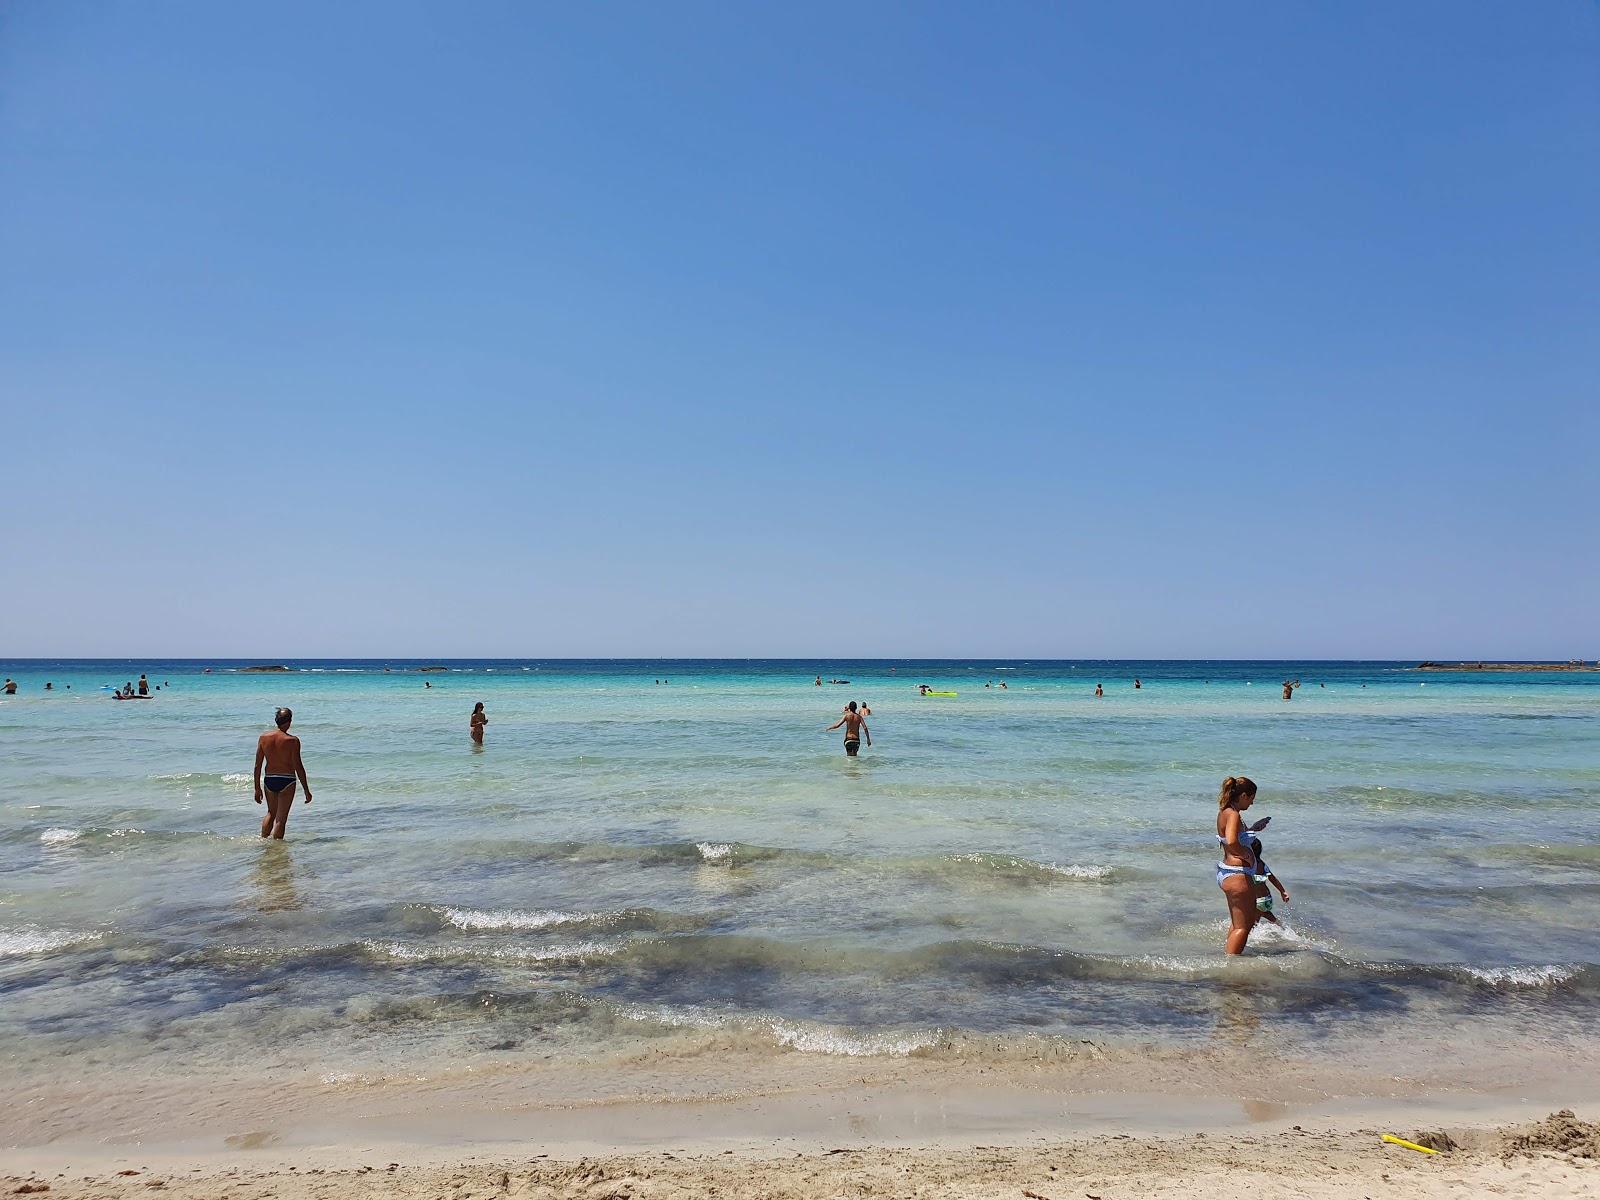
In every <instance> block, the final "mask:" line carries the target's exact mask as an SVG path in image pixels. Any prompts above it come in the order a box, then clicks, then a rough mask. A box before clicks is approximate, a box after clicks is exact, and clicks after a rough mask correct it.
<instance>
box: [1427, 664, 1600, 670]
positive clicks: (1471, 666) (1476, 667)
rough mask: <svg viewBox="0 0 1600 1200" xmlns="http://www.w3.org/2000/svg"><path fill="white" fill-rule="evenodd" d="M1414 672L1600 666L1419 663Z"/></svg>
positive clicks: (1580, 668)
mask: <svg viewBox="0 0 1600 1200" xmlns="http://www.w3.org/2000/svg"><path fill="white" fill-rule="evenodd" d="M1412 670H1414V671H1600V665H1597V666H1588V665H1586V664H1584V663H1582V662H1569V663H1532V662H1525V663H1503V662H1502V663H1497V662H1463V663H1438V662H1425V663H1418V664H1417V665H1416V666H1415V667H1413V668H1412Z"/></svg>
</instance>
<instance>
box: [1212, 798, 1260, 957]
mask: <svg viewBox="0 0 1600 1200" xmlns="http://www.w3.org/2000/svg"><path fill="white" fill-rule="evenodd" d="M1255 802H1256V785H1255V784H1254V783H1253V782H1252V781H1251V780H1249V779H1246V778H1245V777H1244V776H1243V775H1240V776H1239V777H1238V778H1234V777H1233V776H1232V775H1230V776H1228V777H1227V778H1226V779H1224V780H1223V781H1222V793H1221V794H1220V795H1219V796H1218V797H1217V841H1218V842H1220V843H1221V845H1222V861H1221V862H1219V863H1218V864H1217V886H1218V887H1220V888H1221V889H1222V894H1223V896H1224V897H1225V898H1226V899H1227V901H1228V940H1227V942H1226V943H1225V944H1224V946H1223V949H1224V950H1225V951H1226V952H1227V953H1229V954H1243V953H1244V944H1245V943H1246V942H1247V941H1249V940H1250V931H1251V930H1252V929H1254V928H1255V924H1256V921H1257V920H1259V919H1260V917H1261V913H1260V912H1259V911H1258V910H1257V908H1256V856H1255V851H1254V850H1252V849H1251V848H1250V844H1249V842H1248V841H1246V838H1245V835H1246V834H1248V833H1249V832H1251V828H1250V826H1248V825H1246V824H1245V823H1244V811H1245V809H1247V808H1249V807H1250V806H1251V805H1252V804H1254V803H1255ZM1265 824H1266V822H1265V821H1258V822H1257V823H1256V828H1260V827H1262V826H1264V825H1265Z"/></svg>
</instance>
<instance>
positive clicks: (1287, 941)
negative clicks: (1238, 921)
mask: <svg viewBox="0 0 1600 1200" xmlns="http://www.w3.org/2000/svg"><path fill="white" fill-rule="evenodd" d="M1279 920H1280V924H1277V925H1274V924H1273V923H1272V922H1271V921H1257V922H1256V927H1255V928H1254V929H1252V930H1251V931H1250V945H1252V946H1260V945H1268V946H1272V945H1289V946H1294V947H1295V948H1296V949H1302V950H1325V951H1327V952H1329V953H1332V952H1333V949H1334V947H1333V944H1332V943H1331V942H1325V941H1322V940H1321V939H1319V938H1315V937H1311V936H1309V935H1307V934H1304V933H1301V932H1300V931H1299V930H1298V929H1296V928H1295V927H1294V926H1293V925H1290V924H1289V923H1288V922H1286V921H1282V918H1280V919H1279ZM1223 927H1224V928H1226V927H1227V926H1226V923H1224V926H1223Z"/></svg>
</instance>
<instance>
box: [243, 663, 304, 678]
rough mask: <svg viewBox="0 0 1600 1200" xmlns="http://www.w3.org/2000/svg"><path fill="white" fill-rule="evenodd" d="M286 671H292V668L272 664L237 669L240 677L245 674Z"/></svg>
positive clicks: (280, 664)
mask: <svg viewBox="0 0 1600 1200" xmlns="http://www.w3.org/2000/svg"><path fill="white" fill-rule="evenodd" d="M288 670H292V668H290V667H286V666H284V665H283V664H282V663H272V664H271V665H270V666H262V667H240V668H239V673H240V674H241V675H243V674H246V673H253V674H257V673H260V672H262V671H288Z"/></svg>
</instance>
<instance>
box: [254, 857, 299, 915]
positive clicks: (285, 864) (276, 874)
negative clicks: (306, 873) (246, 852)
mask: <svg viewBox="0 0 1600 1200" xmlns="http://www.w3.org/2000/svg"><path fill="white" fill-rule="evenodd" d="M250 885H251V887H253V888H254V889H255V906H256V911H257V912H288V911H290V910H291V909H296V908H301V907H303V906H304V901H302V900H301V898H300V893H299V892H298V891H297V890H296V889H295V886H294V859H293V858H291V857H290V856H289V847H288V846H286V845H284V844H283V843H282V842H268V843H267V844H266V845H265V846H263V847H261V857H260V858H259V859H257V860H256V865H255V867H254V868H253V869H252V870H251V872H250Z"/></svg>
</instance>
